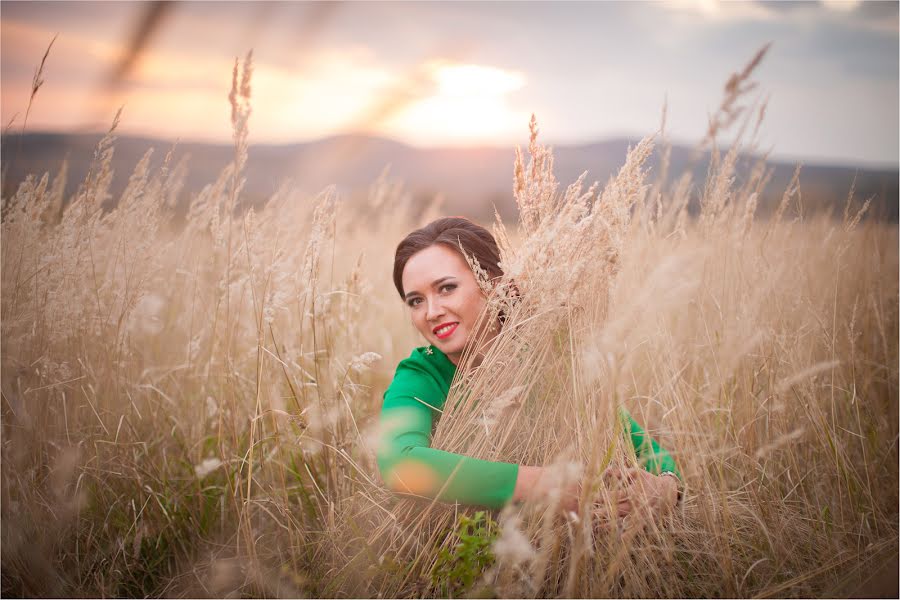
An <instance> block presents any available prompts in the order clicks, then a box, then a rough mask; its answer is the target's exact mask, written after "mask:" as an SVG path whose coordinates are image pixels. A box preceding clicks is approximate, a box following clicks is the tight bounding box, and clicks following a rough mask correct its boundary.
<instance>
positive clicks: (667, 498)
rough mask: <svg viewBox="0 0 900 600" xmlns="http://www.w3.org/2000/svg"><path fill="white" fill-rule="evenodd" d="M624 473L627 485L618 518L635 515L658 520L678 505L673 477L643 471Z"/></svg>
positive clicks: (631, 470)
mask: <svg viewBox="0 0 900 600" xmlns="http://www.w3.org/2000/svg"><path fill="white" fill-rule="evenodd" d="M625 471H626V472H627V473H626V477H627V479H628V481H629V483H628V484H627V486H626V490H627V498H626V503H625V506H624V508H625V510H624V511H623V510H622V509H620V510H619V516H620V517H624V516H627V515H630V514H635V515H636V516H638V515H639V516H641V517H646V518H660V517H663V516H665V515H666V514H668V513H669V512H670V511H671V510H672V509H674V508H675V505H676V504H677V503H678V481H677V480H676V478H675V477H673V476H670V475H654V474H653V473H649V472H647V471H644V470H643V469H625ZM621 506H622V505H621V504H620V507H621ZM623 512H625V514H624V515H623V514H622V513H623Z"/></svg>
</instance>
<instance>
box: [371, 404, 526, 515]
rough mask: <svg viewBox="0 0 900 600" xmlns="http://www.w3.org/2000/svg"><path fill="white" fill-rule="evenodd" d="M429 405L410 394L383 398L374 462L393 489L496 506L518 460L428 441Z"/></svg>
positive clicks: (507, 493)
mask: <svg viewBox="0 0 900 600" xmlns="http://www.w3.org/2000/svg"><path fill="white" fill-rule="evenodd" d="M431 413H432V409H431V408H429V407H428V406H426V405H425V404H423V403H422V402H420V401H419V400H416V399H415V398H410V397H403V396H393V397H386V398H385V405H384V408H383V409H382V412H381V440H380V444H379V449H378V452H377V459H378V467H379V470H380V471H381V476H382V479H383V480H384V483H385V485H386V486H387V487H388V488H389V489H391V490H393V491H395V492H399V493H408V494H415V495H417V496H424V497H427V498H436V499H437V500H441V501H444V502H460V503H462V504H471V505H481V506H487V507H490V508H501V507H502V506H503V505H504V504H506V503H507V502H508V501H509V500H510V499H511V498H512V497H513V491H514V488H515V487H516V481H517V478H518V472H519V466H518V465H516V464H512V463H504V462H494V461H487V460H480V459H477V458H472V457H469V456H463V455H460V454H453V453H451V452H444V451H443V450H437V449H435V448H431V447H430V443H431V423H432V414H431Z"/></svg>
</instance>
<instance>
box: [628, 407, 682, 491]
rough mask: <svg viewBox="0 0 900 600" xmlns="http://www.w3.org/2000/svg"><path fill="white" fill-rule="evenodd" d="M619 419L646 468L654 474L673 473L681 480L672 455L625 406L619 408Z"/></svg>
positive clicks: (642, 464) (639, 459)
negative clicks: (644, 428)
mask: <svg viewBox="0 0 900 600" xmlns="http://www.w3.org/2000/svg"><path fill="white" fill-rule="evenodd" d="M619 419H620V421H621V423H622V427H623V428H624V429H625V432H626V433H627V434H628V437H629V439H630V440H631V445H632V447H633V448H634V453H635V455H636V456H637V459H638V461H639V462H640V464H641V466H642V467H643V468H644V470H646V471H648V472H650V473H653V474H654V475H661V474H663V473H673V474H674V475H675V476H676V477H678V479H679V480H680V479H681V473H680V472H679V471H678V467H677V466H676V465H675V459H673V458H672V455H670V454H669V453H668V452H667V451H666V450H665V449H664V448H662V447H661V446H660V445H659V444H658V443H657V442H656V440H654V439H653V438H652V437H650V436H649V435H647V432H645V431H644V430H643V429H642V428H641V426H640V425H638V423H637V421H635V420H634V419H633V418H632V417H631V415H630V414H628V411H626V410H625V409H624V408H620V409H619Z"/></svg>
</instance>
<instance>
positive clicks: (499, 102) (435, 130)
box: [386, 62, 529, 144]
mask: <svg viewBox="0 0 900 600" xmlns="http://www.w3.org/2000/svg"><path fill="white" fill-rule="evenodd" d="M428 71H429V73H430V75H431V79H432V81H433V82H434V84H435V88H436V90H435V93H434V94H433V95H431V96H429V97H426V98H423V99H422V100H420V101H418V102H416V103H414V104H412V105H411V106H409V107H408V108H407V109H406V110H404V111H403V112H402V113H400V114H399V115H398V116H397V118H396V119H394V120H392V121H391V122H390V123H388V124H387V126H386V129H387V132H388V133H394V134H395V135H398V136H401V137H404V138H407V139H412V140H414V141H416V142H418V143H424V144H427V143H435V142H439V143H450V144H458V143H482V142H488V141H490V140H492V139H497V137H498V136H503V137H505V136H509V135H514V134H515V132H517V131H521V130H522V128H523V126H524V125H523V124H524V123H527V122H528V114H529V113H528V112H527V111H524V110H521V109H516V108H514V107H513V106H512V104H511V102H510V98H509V96H510V94H511V93H513V92H515V91H516V90H519V89H521V88H522V87H523V86H524V85H525V77H524V76H523V75H522V74H521V73H518V72H514V71H506V70H503V69H500V68H496V67H491V66H486V65H475V64H455V63H449V62H435V63H433V64H429V65H428Z"/></svg>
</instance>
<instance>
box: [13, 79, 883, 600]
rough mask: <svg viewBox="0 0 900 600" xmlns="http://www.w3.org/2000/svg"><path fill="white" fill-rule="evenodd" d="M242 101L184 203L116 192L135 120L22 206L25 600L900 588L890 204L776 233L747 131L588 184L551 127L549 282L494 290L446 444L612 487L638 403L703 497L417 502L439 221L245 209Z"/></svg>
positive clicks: (17, 249) (538, 272)
mask: <svg viewBox="0 0 900 600" xmlns="http://www.w3.org/2000/svg"><path fill="white" fill-rule="evenodd" d="M750 70H752V67H751V68H750V69H749V70H748V71H746V72H745V75H747V74H749V71H750ZM739 83H740V81H739ZM231 102H232V108H233V111H232V122H233V126H234V131H235V155H234V160H233V162H232V163H231V164H230V165H228V166H227V167H225V168H224V169H223V171H222V173H221V175H220V177H219V178H218V179H217V180H216V181H214V182H211V183H210V184H209V185H208V186H207V187H206V188H205V189H204V191H203V192H202V193H201V194H199V195H197V196H196V197H193V198H191V199H190V206H189V208H188V210H187V214H186V215H184V214H183V211H182V212H179V211H177V210H176V208H177V205H178V203H179V202H184V201H185V199H183V198H181V197H180V196H179V190H180V181H181V179H182V178H183V177H184V172H183V171H182V170H181V169H179V168H176V165H174V164H171V161H169V160H166V161H164V166H163V167H162V168H161V169H160V170H158V171H151V170H150V169H149V168H148V164H149V156H147V157H146V159H145V160H144V161H141V163H139V164H137V165H136V166H135V168H134V171H133V173H132V174H131V178H130V181H129V184H128V187H127V189H126V190H125V192H124V193H123V194H122V196H121V197H120V198H109V194H108V188H109V184H110V179H111V172H110V168H109V164H110V161H111V157H112V153H113V152H114V149H115V132H114V129H115V124H114V125H113V129H112V130H111V131H110V134H109V135H108V136H107V138H105V139H104V141H103V142H101V144H100V146H99V147H98V148H97V152H96V155H95V160H94V165H93V167H92V169H91V172H90V173H89V175H88V177H87V178H86V180H85V181H84V182H83V183H82V184H81V185H80V186H79V188H78V191H77V193H76V194H75V195H74V196H72V197H63V193H62V190H63V189H64V187H63V185H62V182H64V181H65V177H66V174H65V170H63V171H62V172H60V173H55V174H50V175H40V174H39V175H36V176H35V177H31V178H29V179H27V180H25V181H24V182H22V183H21V185H20V186H19V187H18V191H17V192H16V193H15V195H14V196H12V197H9V198H4V199H3V224H2V403H0V406H2V523H3V524H2V549H3V552H2V592H3V594H4V595H10V596H193V597H197V596H252V597H260V596H277V597H282V596H287V597H299V596H325V597H375V596H386V597H421V596H453V597H460V596H478V597H492V596H500V597H506V596H520V597H549V596H564V597H583V596H584V597H598V596H600V597H604V596H614V597H646V596H665V597H698V596H699V597H707V596H729V597H730V596H745V597H746V596H763V597H768V596H775V597H787V596H791V597H793V596H832V595H836V596H846V595H851V594H859V593H862V594H870V595H871V594H874V595H878V594H890V593H896V589H897V588H896V585H897V584H896V569H895V567H896V564H897V556H898V509H897V507H898V469H897V464H898V447H897V440H898V337H897V332H898V301H897V298H898V281H897V273H898V230H897V225H896V224H887V223H882V222H878V221H877V220H874V219H869V218H866V217H867V216H868V215H867V214H866V208H867V206H868V204H867V202H866V199H865V198H863V199H859V198H854V197H853V196H852V194H851V197H850V198H848V201H847V206H846V210H845V211H844V212H843V214H831V213H829V212H827V211H817V210H814V209H813V207H810V206H809V204H808V203H803V202H802V201H801V197H802V171H801V175H800V176H799V181H800V183H799V184H798V182H797V181H798V180H795V181H794V182H792V185H791V186H790V187H789V188H788V189H787V190H785V191H784V198H783V202H782V204H781V206H780V207H779V209H778V210H777V211H776V212H775V214H773V215H771V216H769V217H767V218H766V219H761V218H755V208H756V199H757V198H758V197H759V192H760V190H761V189H762V187H763V186H764V185H765V183H766V169H765V165H764V163H762V162H760V163H758V164H756V165H750V166H749V168H745V169H742V170H741V169H738V164H737V163H738V152H737V149H738V147H737V145H735V147H734V148H733V149H732V150H731V151H729V152H724V153H721V154H719V153H717V156H718V160H716V161H714V163H713V165H712V167H711V168H710V172H709V174H708V177H707V179H706V181H691V179H690V177H689V176H679V174H670V173H666V172H665V169H663V171H662V172H660V173H654V174H652V176H651V174H648V172H647V171H646V169H645V168H644V163H645V161H646V159H647V157H648V156H649V155H650V153H652V152H660V153H662V154H663V156H664V155H665V151H666V140H665V136H664V134H662V133H660V134H659V135H657V136H655V137H653V138H648V139H646V140H644V142H642V143H641V144H640V145H638V146H637V147H635V148H633V149H632V150H631V152H629V154H628V156H623V157H622V164H623V166H622V169H621V171H620V172H619V174H618V175H617V176H616V177H615V178H613V179H611V180H610V181H609V182H607V183H606V184H604V185H594V186H589V185H585V182H584V181H581V180H579V181H577V182H563V184H564V185H567V187H561V186H560V184H559V183H558V182H557V181H556V180H555V178H554V177H553V162H552V153H551V151H550V150H549V149H547V148H545V147H544V146H542V145H541V144H540V141H539V136H538V132H537V126H536V124H534V123H533V124H532V130H531V138H530V143H529V146H528V149H527V152H526V153H523V155H522V156H520V159H519V160H517V162H516V164H515V165H510V167H511V170H513V172H514V186H513V187H514V193H515V196H516V201H517V204H518V207H519V219H518V221H517V222H515V223H507V224H504V223H502V222H499V221H498V222H497V223H495V224H494V230H495V235H496V236H497V238H498V241H499V242H500V244H501V248H502V250H503V265H504V268H505V270H506V273H507V276H508V278H509V279H508V280H507V283H510V282H511V281H514V282H515V284H516V286H517V287H518V288H519V289H520V291H521V292H522V298H521V300H520V301H518V302H517V303H515V304H512V303H510V302H509V299H508V298H506V297H505V296H503V295H502V294H499V295H496V296H494V297H492V299H491V302H490V304H489V307H490V310H491V311H498V310H501V309H503V310H505V311H506V312H507V315H508V318H507V321H506V324H505V326H504V329H503V331H502V332H501V334H500V336H499V337H498V341H497V343H495V344H494V346H492V348H491V350H490V352H489V353H488V355H487V356H486V357H485V360H484V362H483V363H482V364H481V366H480V367H478V368H477V369H472V370H470V371H468V372H467V373H466V376H465V377H463V378H462V383H463V384H464V385H463V387H465V388H466V390H467V392H466V393H465V394H463V393H460V392H458V391H457V392H454V394H455V396H454V395H452V396H451V398H450V399H448V403H447V406H448V407H450V406H451V405H452V406H453V408H452V409H448V410H447V411H446V413H445V414H444V415H443V417H442V418H441V421H440V424H439V426H438V428H437V430H436V432H435V437H434V440H433V444H434V445H435V446H436V447H440V448H443V449H446V450H450V451H458V452H464V453H467V454H470V455H474V456H479V457H483V458H491V459H497V460H508V461H515V462H521V463H528V464H550V463H558V464H560V465H561V466H562V467H564V468H561V472H566V471H571V472H572V473H573V474H574V473H578V472H580V473H582V474H583V475H584V477H585V478H586V481H587V482H589V483H590V482H598V481H599V474H600V473H601V471H602V470H603V469H604V468H605V467H606V466H608V465H610V464H628V463H629V462H630V461H633V460H634V458H633V456H629V454H628V453H627V452H626V450H625V448H624V447H623V446H622V444H620V443H619V441H620V436H619V435H618V432H617V429H616V427H615V419H614V414H615V410H616V406H620V405H621V406H624V407H626V408H627V409H628V410H629V411H630V412H631V413H632V414H633V415H635V417H636V418H637V420H638V421H639V422H641V423H643V424H644V425H645V426H646V427H647V428H648V429H649V430H650V431H651V432H652V433H653V435H654V436H655V437H656V438H658V439H659V440H660V441H661V442H662V444H663V446H664V447H666V448H668V449H669V450H670V451H671V452H672V454H673V455H674V456H675V458H676V460H677V461H678V463H679V466H680V469H681V471H682V473H683V475H684V478H685V486H686V489H685V497H684V502H683V503H682V504H681V505H680V507H679V508H678V509H677V511H676V512H675V514H673V515H671V516H670V517H667V518H666V520H665V521H663V522H659V523H643V524H641V523H638V524H637V525H635V524H630V525H628V526H614V527H603V526H598V525H597V521H596V519H594V518H592V514H591V511H590V510H585V511H582V515H584V516H583V518H581V519H577V520H572V519H568V518H565V517H562V516H559V515H558V514H557V512H556V511H555V510H554V508H553V506H546V505H537V504H535V505H531V504H527V505H523V506H515V507H507V508H506V509H504V510H503V511H500V512H491V511H486V510H480V509H478V508H473V507H462V506H449V505H445V504H440V503H432V502H429V501H427V500H423V499H416V498H408V497H404V498H401V497H398V496H394V495H392V494H390V493H389V492H387V491H386V490H385V489H384V488H383V487H382V486H381V484H380V480H379V476H378V472H377V469H376V467H375V461H374V449H375V446H376V444H377V443H378V439H379V430H378V424H377V417H378V412H379V409H380V403H381V393H382V392H383V391H384V389H385V388H386V386H387V385H388V383H389V382H390V380H391V377H392V376H393V371H394V367H395V366H396V364H397V362H398V361H399V360H401V359H402V358H404V357H406V356H407V355H408V354H409V352H410V351H411V349H412V348H414V347H415V346H418V345H421V344H422V342H421V340H420V339H419V338H418V334H417V333H416V332H415V330H414V329H413V327H412V325H411V324H410V323H409V320H408V317H407V314H406V312H405V311H406V309H405V307H404V305H403V303H402V302H401V301H400V300H399V298H398V297H397V296H396V295H395V290H394V289H393V286H392V285H391V282H390V272H391V265H392V259H393V252H394V248H395V246H396V244H397V242H399V240H400V239H401V238H402V237H403V236H404V235H405V234H406V233H407V232H409V231H410V230H411V229H413V228H414V227H416V226H418V225H420V224H424V223H426V222H428V221H430V220H431V219H433V218H434V217H436V216H439V214H440V213H439V210H440V209H439V206H438V205H433V206H429V207H424V208H423V207H421V206H415V205H413V203H412V202H411V200H410V198H409V197H408V196H406V195H405V194H404V192H403V188H402V185H400V184H399V182H396V181H392V180H391V179H390V178H388V177H384V178H382V179H380V180H379V181H376V182H373V185H372V189H371V193H370V195H369V199H368V202H367V203H366V204H365V205H364V206H356V205H354V206H352V207H348V206H345V205H344V204H342V201H341V199H340V198H338V197H337V196H336V194H335V192H334V190H333V189H325V190H323V191H322V192H321V193H320V194H319V195H317V196H316V197H303V196H301V195H299V194H297V193H296V192H294V191H292V189H290V188H283V189H281V190H280V191H279V192H278V193H277V194H275V195H274V196H273V197H272V198H270V199H269V200H268V202H267V203H266V204H265V206H264V207H263V208H261V209H258V210H253V209H247V208H246V207H245V205H244V204H243V203H242V202H241V188H242V185H243V182H242V172H243V166H244V164H245V162H246V158H247V152H248V132H249V129H248V121H249V118H250V69H249V65H248V64H247V63H245V64H244V66H243V69H239V68H238V66H236V68H235V80H234V87H233V91H232V95H231ZM723 106H725V107H726V113H727V106H728V105H727V104H726V103H723ZM117 120H118V119H117ZM751 124H752V123H751ZM848 184H849V182H848ZM798 185H799V187H798ZM692 198H693V199H695V200H699V206H700V212H699V214H696V215H695V214H691V212H689V211H688V205H689V203H690V201H691V199H692ZM485 225H489V224H485ZM494 314H496V313H494ZM454 399H455V400H456V401H454ZM551 504H552V502H551ZM590 504H591V498H587V497H585V498H584V506H585V507H588V506H590ZM602 511H603V506H602V502H601V503H600V505H599V506H598V508H597V512H598V513H602ZM598 516H599V515H598ZM891 577H893V579H891ZM891 586H893V587H891Z"/></svg>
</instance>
